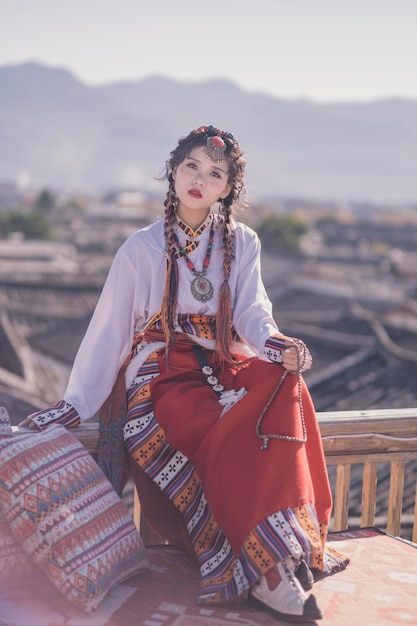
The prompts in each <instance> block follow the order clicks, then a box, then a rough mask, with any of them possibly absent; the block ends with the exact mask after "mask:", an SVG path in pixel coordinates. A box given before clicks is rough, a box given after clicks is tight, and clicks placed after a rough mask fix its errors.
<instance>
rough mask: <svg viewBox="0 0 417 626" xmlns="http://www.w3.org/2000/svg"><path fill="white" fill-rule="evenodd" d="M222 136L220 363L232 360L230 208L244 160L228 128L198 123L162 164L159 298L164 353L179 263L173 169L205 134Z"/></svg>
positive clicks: (170, 333)
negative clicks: (163, 254) (225, 188)
mask: <svg viewBox="0 0 417 626" xmlns="http://www.w3.org/2000/svg"><path fill="white" fill-rule="evenodd" d="M214 136H218V137H221V138H222V139H223V141H224V143H225V145H226V149H225V152H224V157H225V159H227V162H228V167H229V179H228V183H229V184H230V185H231V190H230V193H229V195H228V196H227V197H226V198H224V199H223V200H222V202H221V203H220V208H221V211H222V218H223V219H222V225H223V249H224V255H223V283H222V285H221V288H220V293H219V301H218V308H217V314H216V353H217V354H216V356H217V359H218V361H219V364H220V363H221V362H222V361H228V362H233V358H232V356H231V354H230V343H231V338H232V308H231V294H230V287H229V278H230V271H231V266H232V261H233V258H234V232H233V227H232V214H233V208H234V207H235V206H236V205H237V204H238V202H239V197H240V194H241V192H242V189H243V178H244V173H245V167H246V162H245V159H244V158H243V152H242V150H241V148H240V146H239V144H238V142H237V141H236V139H235V138H234V137H233V135H232V134H231V133H229V132H226V131H222V130H219V129H218V128H215V127H214V126H200V127H199V128H197V129H196V130H192V131H191V132H190V133H189V134H188V135H187V136H186V137H181V139H180V140H179V142H178V145H177V147H176V148H175V149H174V150H173V151H172V152H171V153H170V159H169V160H168V161H167V162H166V164H165V176H164V178H165V179H166V180H167V181H168V191H167V196H166V199H165V202H164V206H165V224H164V234H165V242H166V250H167V256H168V266H167V274H166V284H165V293H164V297H163V301H162V309H161V321H162V327H163V330H164V333H165V338H166V342H167V350H166V355H167V358H168V356H169V351H170V349H171V347H172V345H173V343H174V326H175V313H176V308H177V301H178V264H177V258H176V246H175V238H174V232H175V225H176V215H175V212H176V208H177V202H178V199H177V196H176V193H175V183H174V178H173V175H172V173H173V171H174V170H175V168H176V167H177V166H178V165H179V164H180V163H182V161H184V159H186V158H188V157H189V155H190V152H191V151H192V150H193V149H194V148H196V147H199V146H206V144H207V138H208V137H214Z"/></svg>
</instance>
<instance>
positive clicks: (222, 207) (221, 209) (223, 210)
mask: <svg viewBox="0 0 417 626" xmlns="http://www.w3.org/2000/svg"><path fill="white" fill-rule="evenodd" d="M226 211H227V209H226V205H225V203H224V198H220V199H219V212H220V213H223V215H225V214H226Z"/></svg>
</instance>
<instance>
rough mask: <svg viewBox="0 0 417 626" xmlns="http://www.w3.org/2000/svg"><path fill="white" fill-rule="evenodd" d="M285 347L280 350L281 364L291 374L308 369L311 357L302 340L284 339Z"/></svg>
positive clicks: (311, 361)
mask: <svg viewBox="0 0 417 626" xmlns="http://www.w3.org/2000/svg"><path fill="white" fill-rule="evenodd" d="M286 345H287V348H285V350H284V351H283V352H282V365H283V366H284V367H285V369H286V370H288V371H289V372H290V373H291V374H296V373H298V372H304V371H305V370H308V369H310V367H311V365H312V363H313V359H312V358H311V354H310V351H309V349H308V348H307V346H306V345H305V343H304V342H303V341H299V340H297V339H294V340H292V339H289V340H287V341H286Z"/></svg>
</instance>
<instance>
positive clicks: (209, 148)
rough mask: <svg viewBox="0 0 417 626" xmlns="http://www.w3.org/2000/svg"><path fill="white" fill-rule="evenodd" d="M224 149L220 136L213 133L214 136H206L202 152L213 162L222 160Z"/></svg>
mask: <svg viewBox="0 0 417 626" xmlns="http://www.w3.org/2000/svg"><path fill="white" fill-rule="evenodd" d="M225 150H226V144H225V143H224V141H223V139H222V138H221V137H218V136H217V135H214V137H207V144H206V148H205V150H204V152H205V154H206V155H207V156H208V158H209V159H211V160H212V161H213V162H214V163H219V162H220V161H223V159H224V152H225Z"/></svg>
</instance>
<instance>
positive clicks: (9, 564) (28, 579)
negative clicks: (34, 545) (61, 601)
mask: <svg viewBox="0 0 417 626" xmlns="http://www.w3.org/2000/svg"><path fill="white" fill-rule="evenodd" d="M40 577H42V572H41V571H40V570H39V568H38V567H37V566H36V565H35V563H34V561H33V560H32V559H31V557H30V556H29V555H28V553H27V552H25V550H23V548H22V546H21V545H20V543H19V542H18V541H16V539H15V538H14V536H13V534H12V532H11V530H10V528H9V525H8V524H7V522H6V520H5V519H4V516H3V513H2V512H1V511H0V588H1V589H2V590H5V589H8V590H11V589H13V588H17V587H20V588H21V587H22V586H23V585H29V584H31V583H34V582H35V581H37V582H39V579H40Z"/></svg>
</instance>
